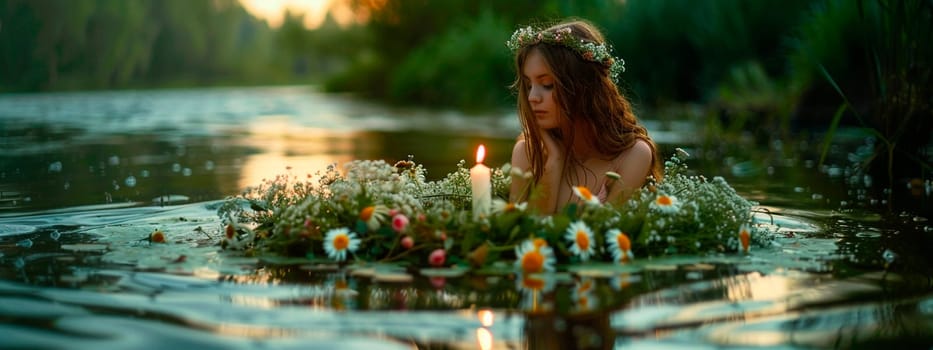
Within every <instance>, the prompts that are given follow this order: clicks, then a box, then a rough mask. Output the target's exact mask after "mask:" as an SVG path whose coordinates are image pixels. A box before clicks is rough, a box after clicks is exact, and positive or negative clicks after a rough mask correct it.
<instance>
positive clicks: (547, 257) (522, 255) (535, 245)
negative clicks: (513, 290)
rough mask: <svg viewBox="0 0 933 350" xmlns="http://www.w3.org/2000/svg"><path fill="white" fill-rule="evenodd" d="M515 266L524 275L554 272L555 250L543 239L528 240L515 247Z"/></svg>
mask: <svg viewBox="0 0 933 350" xmlns="http://www.w3.org/2000/svg"><path fill="white" fill-rule="evenodd" d="M515 257H516V260H515V266H516V267H518V269H519V270H521V271H522V273H524V274H526V275H527V274H532V273H541V272H545V271H554V263H555V258H554V250H553V249H551V247H549V246H548V245H547V242H546V241H545V240H543V239H540V238H538V239H534V240H531V239H529V240H526V241H524V242H522V244H521V245H519V246H517V247H515Z"/></svg>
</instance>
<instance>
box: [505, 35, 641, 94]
mask: <svg viewBox="0 0 933 350" xmlns="http://www.w3.org/2000/svg"><path fill="white" fill-rule="evenodd" d="M539 43H545V44H551V45H560V46H563V47H566V48H568V49H571V50H573V51H575V52H576V53H577V54H579V55H580V57H581V58H583V59H584V60H587V61H590V62H595V63H599V64H601V65H603V66H605V67H607V68H609V77H610V78H612V81H616V82H617V81H618V78H619V74H620V73H624V72H625V60H623V59H621V58H618V57H613V56H612V48H611V47H609V46H607V45H606V44H596V43H594V42H591V41H586V40H583V39H579V38H577V37H575V36H573V34H571V29H570V27H564V28H560V29H557V30H537V29H535V28H532V27H530V26H529V27H525V28H519V29H518V30H516V31H515V32H514V33H512V38H511V39H509V41H507V42H505V45H506V46H508V47H509V49H510V50H512V52H516V51H518V50H521V49H522V48H525V47H527V46H531V45H536V44H539Z"/></svg>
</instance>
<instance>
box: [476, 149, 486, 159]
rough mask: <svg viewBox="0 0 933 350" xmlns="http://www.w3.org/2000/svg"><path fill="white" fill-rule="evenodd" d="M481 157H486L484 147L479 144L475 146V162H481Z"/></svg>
mask: <svg viewBox="0 0 933 350" xmlns="http://www.w3.org/2000/svg"><path fill="white" fill-rule="evenodd" d="M483 159H486V147H485V146H483V145H479V147H477V148H476V162H477V163H482V162H483Z"/></svg>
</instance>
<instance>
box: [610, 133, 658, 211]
mask: <svg viewBox="0 0 933 350" xmlns="http://www.w3.org/2000/svg"><path fill="white" fill-rule="evenodd" d="M652 157H654V155H653V154H651V146H649V145H648V143H647V142H645V141H641V140H639V141H635V144H634V145H632V148H630V149H629V150H628V151H625V152H623V153H622V154H621V155H619V158H617V159H616V164H617V165H616V167H615V168H616V170H615V171H616V172H617V173H619V174H620V175H622V178H621V179H619V180H618V181H616V183H615V184H613V185H612V187H610V188H609V196H608V197H607V198H606V202H608V203H612V204H620V203H623V202H625V201H627V200H628V199H629V197H631V196H632V194H633V193H635V191H636V190H638V189H639V188H641V187H642V186H644V185H645V179H647V177H648V172H649V171H650V170H651V159H652Z"/></svg>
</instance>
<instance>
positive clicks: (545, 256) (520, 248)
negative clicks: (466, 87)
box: [152, 150, 773, 276]
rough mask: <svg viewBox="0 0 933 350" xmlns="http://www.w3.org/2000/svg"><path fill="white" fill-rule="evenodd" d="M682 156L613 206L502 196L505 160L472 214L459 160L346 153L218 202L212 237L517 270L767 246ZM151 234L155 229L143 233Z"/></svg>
mask: <svg viewBox="0 0 933 350" xmlns="http://www.w3.org/2000/svg"><path fill="white" fill-rule="evenodd" d="M687 156H688V155H687V154H686V152H683V151H682V150H678V153H677V154H675V155H674V156H673V157H671V158H670V160H669V161H667V162H665V174H666V176H665V179H664V181H663V182H660V183H658V182H655V181H654V180H653V179H650V178H649V184H647V185H646V186H645V187H642V188H641V189H639V190H638V191H636V192H635V194H633V195H632V197H631V198H630V199H629V200H627V201H625V202H624V203H602V202H600V201H599V199H598V198H596V197H595V196H594V195H593V194H592V193H591V192H590V191H589V190H588V189H587V188H586V187H582V186H577V187H574V188H573V192H574V194H575V195H576V197H577V198H578V199H579V200H580V201H579V203H571V204H568V205H566V206H565V207H564V208H563V209H562V210H560V211H559V212H558V213H555V214H551V215H544V214H539V213H537V212H536V211H535V210H534V209H533V208H529V207H528V205H527V203H511V202H507V201H505V200H504V198H506V197H507V196H508V191H509V188H510V186H511V180H512V178H513V177H516V176H521V177H524V178H527V177H528V176H530V173H527V172H524V171H521V170H520V169H517V168H512V167H511V166H510V165H508V164H505V165H503V166H502V167H500V168H493V169H491V174H490V180H491V188H492V193H493V194H494V199H493V200H492V205H491V208H490V210H489V212H488V214H485V215H481V216H480V217H479V218H478V219H477V218H475V217H474V215H472V214H474V213H473V212H472V209H471V206H470V202H469V201H470V197H471V193H472V188H471V174H470V169H468V168H467V167H466V166H465V164H466V162H465V161H461V162H460V163H459V164H458V165H457V170H456V171H454V172H452V173H449V174H447V176H446V177H444V178H443V179H440V180H435V181H428V180H426V179H425V173H426V171H427V170H426V169H424V167H423V166H422V165H420V164H417V163H415V162H413V161H411V160H408V161H400V162H398V163H396V164H395V165H394V166H393V165H391V164H389V163H386V162H385V161H381V160H375V161H374V160H355V161H352V162H349V163H346V164H344V169H345V173H344V172H342V171H340V170H339V169H338V168H337V165H336V164H333V165H331V166H329V167H328V168H327V170H326V172H324V173H318V174H317V175H315V176H312V177H309V178H307V179H305V178H304V177H303V176H302V177H301V179H299V177H298V176H296V175H280V176H277V177H276V178H275V179H273V180H266V181H264V183H263V184H261V185H259V186H258V187H252V188H250V189H248V190H246V191H245V192H244V193H243V194H241V195H239V196H235V197H231V198H228V199H227V200H226V201H224V202H223V204H222V205H221V206H220V207H219V208H218V215H219V217H221V218H222V219H223V220H222V221H223V222H224V225H225V228H224V236H223V238H222V241H221V246H222V247H223V248H224V249H227V250H239V251H244V252H246V254H249V255H258V254H270V253H271V254H272V255H281V256H289V257H303V260H302V261H314V262H319V263H327V264H329V263H334V262H336V263H339V264H343V263H346V262H348V261H350V260H353V261H355V264H358V265H361V266H362V265H365V264H397V265H399V266H407V267H415V268H418V267H431V268H465V269H470V268H476V269H486V268H490V269H492V270H496V269H501V268H502V267H503V266H504V267H505V268H506V269H507V270H511V269H509V268H508V265H509V264H510V263H509V261H510V260H511V261H512V262H511V265H513V266H514V270H516V271H518V272H519V273H521V274H522V275H523V276H527V275H530V274H535V273H542V272H554V271H557V269H558V268H559V267H561V268H563V267H564V266H568V265H572V264H575V263H585V262H596V263H609V264H610V265H621V264H629V263H633V262H635V257H636V256H647V257H651V256H663V255H672V254H694V255H696V254H707V253H712V254H720V253H725V252H739V253H744V254H747V253H748V252H749V250H750V248H751V247H750V244H751V243H755V245H756V246H765V247H767V246H770V244H771V243H770V241H769V239H770V237H773V235H770V234H763V233H764V232H765V230H766V228H761V227H759V226H760V225H757V224H755V222H754V220H753V217H752V209H753V206H754V205H756V203H754V202H750V201H748V200H746V199H744V198H742V197H741V196H739V195H738V194H737V193H736V192H735V190H734V189H733V188H732V187H731V186H729V185H728V184H727V183H726V181H725V180H724V179H723V178H721V177H714V178H712V179H707V178H705V177H703V176H696V175H691V174H690V173H689V171H688V169H687V166H686V164H685V163H684V160H685V159H686V157H687ZM607 176H609V177H610V179H613V178H614V177H613V176H612V175H610V174H607ZM313 178H317V179H318V180H317V181H313V180H312V179H313ZM766 227H767V226H766ZM159 241H162V242H164V241H165V238H164V235H163V236H161V238H159V237H153V238H152V242H159ZM503 264H504V265H503Z"/></svg>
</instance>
